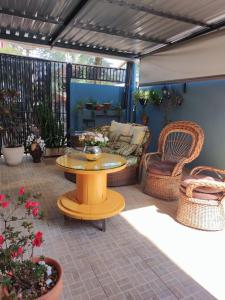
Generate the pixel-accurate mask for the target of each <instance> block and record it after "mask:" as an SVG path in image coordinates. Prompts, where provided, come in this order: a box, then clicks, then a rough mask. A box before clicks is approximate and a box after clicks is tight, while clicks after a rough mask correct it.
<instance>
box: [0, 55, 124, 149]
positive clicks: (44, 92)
mask: <svg viewBox="0 0 225 300" xmlns="http://www.w3.org/2000/svg"><path fill="white" fill-rule="evenodd" d="M71 78H76V79H85V80H94V81H104V82H105V81H108V82H113V83H125V80H126V70H125V69H116V68H108V67H99V66H88V65H80V64H68V63H65V62H57V61H49V60H43V59H37V58H31V57H23V56H15V55H7V54H0V90H2V89H9V90H12V89H14V90H16V91H17V92H19V96H18V100H17V101H18V103H19V107H20V112H19V114H20V118H21V120H22V121H23V128H22V131H21V133H20V134H19V136H16V137H15V138H16V139H17V140H18V143H24V142H25V140H26V138H27V136H28V135H29V134H30V131H31V126H32V124H35V123H36V120H37V113H36V111H37V109H36V108H37V107H38V106H39V105H40V104H41V103H46V102H47V103H48V104H49V105H50V106H51V109H52V112H53V114H54V116H55V118H56V120H57V121H58V122H60V123H61V124H64V130H65V133H68V132H69V127H70V122H69V116H70V80H71ZM2 141H3V143H4V136H2V137H1V138H0V147H1V144H2Z"/></svg>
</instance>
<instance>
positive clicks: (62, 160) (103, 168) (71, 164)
mask: <svg viewBox="0 0 225 300" xmlns="http://www.w3.org/2000/svg"><path fill="white" fill-rule="evenodd" d="M126 163H127V161H126V159H124V158H123V157H121V156H119V155H114V154H108V153H102V156H101V157H100V158H99V159H98V160H96V161H88V160H87V159H86V158H85V154H83V153H69V154H67V155H64V156H60V157H59V158H57V160H56V164H57V166H59V167H60V168H61V169H62V170H63V171H64V172H65V171H66V172H69V173H73V174H76V189H75V190H73V191H69V192H67V193H65V194H63V195H62V196H60V197H59V199H58V201H57V205H58V208H59V210H60V212H61V213H63V214H64V215H65V216H68V217H72V218H75V219H80V220H103V221H104V222H103V230H105V219H106V218H109V217H112V216H114V215H116V214H118V213H119V212H120V211H122V210H123V209H124V207H125V201H124V198H123V196H122V195H121V194H120V193H118V192H116V191H113V190H111V189H107V174H108V173H113V172H118V171H120V170H123V169H124V168H125V167H126Z"/></svg>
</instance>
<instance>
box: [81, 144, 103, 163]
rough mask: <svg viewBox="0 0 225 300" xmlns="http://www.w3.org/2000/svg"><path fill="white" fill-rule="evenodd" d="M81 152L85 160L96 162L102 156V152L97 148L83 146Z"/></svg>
mask: <svg viewBox="0 0 225 300" xmlns="http://www.w3.org/2000/svg"><path fill="white" fill-rule="evenodd" d="M83 152H84V153H85V157H86V159H87V160H91V161H94V160H97V159H99V158H100V157H101V155H102V150H101V148H100V147H99V146H85V147H84V150H83Z"/></svg>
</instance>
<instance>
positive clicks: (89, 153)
mask: <svg viewBox="0 0 225 300" xmlns="http://www.w3.org/2000/svg"><path fill="white" fill-rule="evenodd" d="M108 141H109V139H108V137H107V136H104V135H103V134H102V133H98V132H90V133H88V134H86V135H85V139H84V145H85V147H84V153H85V156H86V158H87V160H97V159H99V158H100V157H101V153H102V150H101V147H105V146H106V144H107V143H108Z"/></svg>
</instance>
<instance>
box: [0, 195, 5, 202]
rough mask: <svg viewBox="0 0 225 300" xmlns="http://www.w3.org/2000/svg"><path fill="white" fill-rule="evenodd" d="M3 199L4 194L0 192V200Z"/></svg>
mask: <svg viewBox="0 0 225 300" xmlns="http://www.w3.org/2000/svg"><path fill="white" fill-rule="evenodd" d="M4 199H5V195H4V194H0V202H1V201H3V200H4Z"/></svg>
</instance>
